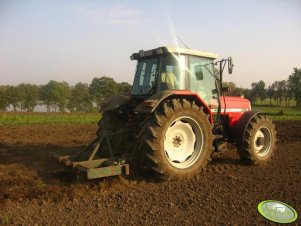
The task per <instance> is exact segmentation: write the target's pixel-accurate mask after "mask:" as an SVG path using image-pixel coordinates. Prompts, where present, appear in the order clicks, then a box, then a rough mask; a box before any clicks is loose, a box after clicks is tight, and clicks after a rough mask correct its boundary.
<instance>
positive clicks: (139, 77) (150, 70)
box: [133, 58, 159, 95]
mask: <svg viewBox="0 0 301 226" xmlns="http://www.w3.org/2000/svg"><path fill="white" fill-rule="evenodd" d="M158 63H159V60H158V58H151V59H144V60H140V61H139V63H138V65H137V70H136V75H135V79H134V84H133V94H138V95H143V94H148V93H149V92H150V90H151V89H152V87H153V86H154V85H155V81H156V77H157V73H158Z"/></svg>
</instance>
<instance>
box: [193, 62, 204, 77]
mask: <svg viewBox="0 0 301 226" xmlns="http://www.w3.org/2000/svg"><path fill="white" fill-rule="evenodd" d="M194 72H195V77H196V79H197V80H203V79H204V75H203V70H202V65H195V66H194Z"/></svg>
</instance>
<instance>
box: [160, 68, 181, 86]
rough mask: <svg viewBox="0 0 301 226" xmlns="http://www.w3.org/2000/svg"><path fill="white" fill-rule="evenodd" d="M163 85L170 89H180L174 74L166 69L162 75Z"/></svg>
mask: <svg viewBox="0 0 301 226" xmlns="http://www.w3.org/2000/svg"><path fill="white" fill-rule="evenodd" d="M160 78H161V83H165V84H166V85H167V87H168V89H178V88H179V82H178V79H177V77H176V76H175V74H174V73H172V72H169V71H167V70H166V69H165V70H163V71H162V73H161V76H160Z"/></svg>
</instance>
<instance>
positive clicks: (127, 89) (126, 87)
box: [117, 82, 132, 93]
mask: <svg viewBox="0 0 301 226" xmlns="http://www.w3.org/2000/svg"><path fill="white" fill-rule="evenodd" d="M117 86H118V93H131V91H132V86H131V85H130V84H129V83H127V82H121V83H117Z"/></svg>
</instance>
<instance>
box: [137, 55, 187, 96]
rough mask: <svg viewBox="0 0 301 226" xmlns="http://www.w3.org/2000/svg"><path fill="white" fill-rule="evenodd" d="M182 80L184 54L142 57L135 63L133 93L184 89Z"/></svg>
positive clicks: (145, 93) (183, 74) (142, 93)
mask: <svg viewBox="0 0 301 226" xmlns="http://www.w3.org/2000/svg"><path fill="white" fill-rule="evenodd" d="M158 75H160V76H158ZM184 80H185V56H181V55H175V54H173V55H171V54H167V55H161V56H160V57H158V58H149V59H143V60H140V61H139V62H138V65H137V70H136V75H135V79H134V85H133V94H134V95H148V94H152V92H156V91H157V90H159V91H162V90H167V89H184V84H185V81H184Z"/></svg>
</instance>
